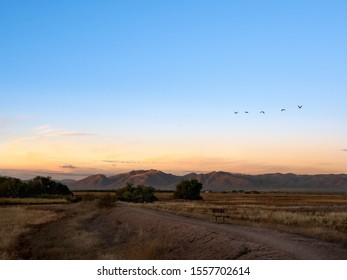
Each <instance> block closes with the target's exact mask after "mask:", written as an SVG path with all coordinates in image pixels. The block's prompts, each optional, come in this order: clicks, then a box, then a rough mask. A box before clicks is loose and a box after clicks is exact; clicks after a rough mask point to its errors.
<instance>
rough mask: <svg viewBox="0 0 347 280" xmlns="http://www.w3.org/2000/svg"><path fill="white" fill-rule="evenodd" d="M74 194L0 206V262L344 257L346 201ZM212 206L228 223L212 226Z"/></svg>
mask: <svg viewBox="0 0 347 280" xmlns="http://www.w3.org/2000/svg"><path fill="white" fill-rule="evenodd" d="M78 195H81V196H82V198H83V199H82V201H81V202H78V203H61V204H42V205H40V204H36V205H25V204H23V205H7V206H1V207H0V211H1V218H0V234H1V235H0V237H1V239H0V250H1V255H0V259H185V258H189V259H239V258H241V259H311V258H313V259H314V258H315V259H325V258H328V259H329V258H330V259H331V258H339V259H341V258H342V259H347V249H346V244H347V240H346V236H347V234H346V233H347V228H346V221H347V214H346V213H347V197H346V195H312V194H310V195H304V194H284V193H264V194H241V193H236V194H235V193H204V194H202V195H203V197H204V199H203V200H201V201H181V200H174V199H172V193H165V192H164V193H156V196H157V197H158V198H159V201H157V202H155V203H147V204H131V203H123V202H122V203H120V202H116V203H115V204H114V203H113V200H112V199H111V200H110V198H112V197H113V195H112V194H111V195H110V194H108V193H89V192H85V193H78ZM23 202H24V201H23ZM26 203H28V201H26ZM31 203H33V204H35V201H31ZM144 208H151V209H144ZM211 208H224V209H225V210H226V211H227V213H228V214H229V215H230V217H231V218H230V219H228V220H227V222H226V224H216V223H214V217H213V215H212V212H211ZM153 210H155V211H153ZM277 230H280V231H277ZM285 232H289V233H295V234H300V235H301V236H306V237H313V238H314V239H309V238H306V237H300V236H298V235H291V234H287V233H285ZM317 240H318V241H317ZM319 240H321V241H319ZM322 241H333V242H334V243H336V244H337V245H334V244H331V243H325V242H322ZM221 244H223V245H221ZM343 247H345V248H343Z"/></svg>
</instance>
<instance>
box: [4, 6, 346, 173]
mask: <svg viewBox="0 0 347 280" xmlns="http://www.w3.org/2000/svg"><path fill="white" fill-rule="evenodd" d="M346 11H347V2H346V1H192V0H188V1H179V0H176V1H170V0H169V1H1V2H0V30H1V37H0V50H1V52H0V64H1V67H0V97H1V103H0V170H2V173H6V172H7V173H8V172H10V171H9V170H12V171H11V172H15V173H16V174H19V175H18V176H22V175H21V172H22V171H23V170H31V171H32V173H34V172H35V171H42V172H55V173H57V174H60V173H62V175H64V176H66V175H71V176H73V175H76V174H83V175H84V174H90V173H95V172H100V173H101V172H102V173H108V174H113V173H119V172H122V171H126V170H130V169H139V168H141V169H148V168H158V169H162V170H164V171H170V172H173V173H184V172H186V171H213V170H224V171H232V172H244V173H265V172H296V173H342V172H346V169H345V167H344V166H345V164H346V156H347V152H346V151H344V150H345V149H347V133H346V121H347V110H346V109H345V107H346V103H347V102H346V99H347V97H346V96H347V95H346V89H347V79H346V76H347V55H346V50H347V34H346V33H347V18H346V16H345V15H346ZM298 104H300V105H303V108H302V109H301V110H299V109H298V108H297V105H298ZM282 108H286V111H285V112H280V110H281V109H282ZM245 110H247V111H249V112H250V113H249V114H244V113H240V114H237V115H235V114H234V113H233V112H234V111H240V112H244V111H245ZM261 110H264V111H266V114H265V115H260V114H259V111H261ZM110 161H112V162H113V164H110ZM62 166H73V167H75V168H71V169H68V170H66V168H62ZM13 170H15V171H13ZM23 172H24V171H23ZM76 176H77V175H76Z"/></svg>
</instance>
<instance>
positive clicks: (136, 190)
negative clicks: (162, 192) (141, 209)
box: [116, 183, 158, 203]
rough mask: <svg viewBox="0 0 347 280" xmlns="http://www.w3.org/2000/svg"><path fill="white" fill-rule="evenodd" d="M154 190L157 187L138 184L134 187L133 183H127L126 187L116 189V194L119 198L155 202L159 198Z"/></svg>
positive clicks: (129, 200) (130, 200)
mask: <svg viewBox="0 0 347 280" xmlns="http://www.w3.org/2000/svg"><path fill="white" fill-rule="evenodd" d="M154 192H155V189H154V188H152V187H150V186H146V185H138V186H137V187H134V185H133V184H131V183H127V185H126V186H125V187H124V188H121V189H119V190H117V191H116V196H117V198H118V199H119V200H122V201H128V202H136V203H137V202H153V201H156V200H158V199H157V198H156V197H155V195H154Z"/></svg>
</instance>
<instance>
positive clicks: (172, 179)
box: [62, 169, 347, 193]
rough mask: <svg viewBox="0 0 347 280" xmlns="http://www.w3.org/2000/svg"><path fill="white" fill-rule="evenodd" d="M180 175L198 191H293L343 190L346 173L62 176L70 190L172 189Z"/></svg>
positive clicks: (346, 185)
mask: <svg viewBox="0 0 347 280" xmlns="http://www.w3.org/2000/svg"><path fill="white" fill-rule="evenodd" d="M184 179H197V180H198V181H200V182H201V183H202V184H203V189H202V191H216V192H221V191H233V190H245V191H252V190H258V191H296V192H306V191H308V192H346V193H347V174H319V175H297V174H293V173H288V174H282V173H271V174H262V175H247V174H237V173H229V172H223V171H219V172H215V171H214V172H210V173H206V174H203V173H200V174H197V173H189V174H186V175H183V176H178V175H173V174H169V173H164V172H162V171H159V170H153V169H151V170H133V171H130V172H127V173H122V174H118V175H114V176H109V177H107V176H105V175H103V174H97V175H91V176H88V177H86V178H84V179H81V180H78V181H73V180H63V181H62V182H63V183H65V184H66V185H68V186H69V188H70V189H71V190H113V189H119V188H122V187H124V186H125V185H126V183H128V182H129V183H133V184H134V185H140V184H143V185H149V186H152V187H154V188H155V189H157V190H174V189H175V187H176V185H177V184H178V183H179V182H180V181H181V180H184Z"/></svg>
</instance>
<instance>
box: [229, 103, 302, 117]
mask: <svg viewBox="0 0 347 280" xmlns="http://www.w3.org/2000/svg"><path fill="white" fill-rule="evenodd" d="M302 106H303V105H298V108H299V109H301V108H302ZM285 111H286V109H284V108H283V109H281V112H285ZM238 113H240V112H238V111H234V114H235V115H237V114H238ZM259 113H260V114H265V111H260V112H259ZM245 114H249V111H245Z"/></svg>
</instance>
